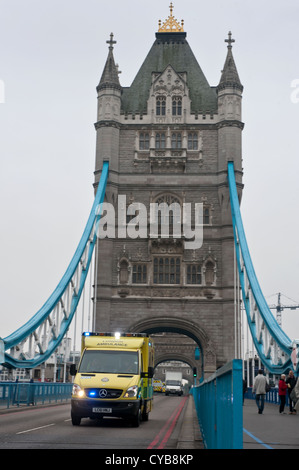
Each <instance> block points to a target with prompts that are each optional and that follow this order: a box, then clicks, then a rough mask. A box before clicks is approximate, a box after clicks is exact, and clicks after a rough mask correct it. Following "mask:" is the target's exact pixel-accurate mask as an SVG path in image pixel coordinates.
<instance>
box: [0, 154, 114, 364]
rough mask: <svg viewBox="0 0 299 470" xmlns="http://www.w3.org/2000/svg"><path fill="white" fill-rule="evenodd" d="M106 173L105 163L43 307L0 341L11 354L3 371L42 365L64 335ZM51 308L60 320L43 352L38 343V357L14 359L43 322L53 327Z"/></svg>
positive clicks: (93, 240)
mask: <svg viewBox="0 0 299 470" xmlns="http://www.w3.org/2000/svg"><path fill="white" fill-rule="evenodd" d="M108 171H109V163H108V162H104V163H103V168H102V173H101V178H100V182H99V185H98V189H97V192H96V196H95V199H94V203H93V206H92V209H91V212H90V215H89V218H88V221H87V224H86V227H85V229H84V232H83V235H82V237H81V240H80V242H79V244H78V247H77V249H76V251H75V254H74V256H73V258H72V260H71V262H70V264H69V266H68V268H67V270H66V272H65V274H64V275H63V277H62V278H61V280H60V282H59V284H58V285H57V287H56V289H55V290H54V291H53V293H52V294H51V296H50V297H49V298H48V300H47V301H46V302H45V304H44V305H43V307H42V308H41V309H40V310H39V311H38V312H37V313H36V314H35V315H34V316H33V317H32V318H31V319H30V320H29V321H28V322H27V323H25V324H24V325H23V326H21V327H20V328H19V329H18V330H16V331H15V332H14V333H12V334H11V335H9V336H7V337H6V338H4V339H0V342H1V349H2V351H3V349H4V351H8V350H12V351H13V354H9V353H7V352H6V353H5V354H4V360H3V361H2V362H1V363H2V364H3V365H5V366H6V367H10V368H17V367H18V368H19V367H20V368H33V367H36V366H38V365H40V364H41V363H43V362H45V360H47V359H48V358H49V357H50V356H51V354H53V352H54V351H55V350H56V349H57V347H58V346H59V344H60V342H61V341H62V339H63V337H64V335H65V334H66V332H67V330H68V328H69V326H70V324H71V322H72V319H73V317H74V314H75V312H76V309H77V306H78V303H79V300H80V297H81V293H82V291H83V288H84V283H85V281H86V278H87V274H88V269H89V267H90V262H91V258H92V254H93V250H94V247H95V244H96V238H97V227H98V224H99V220H100V218H101V205H102V203H103V202H104V197H105V191H106V184H107V179H108ZM75 276H77V277H78V282H77V285H75V282H74V277H75ZM66 294H68V295H70V294H71V301H70V304H69V310H68V311H67V310H66V307H65V305H64V303H65V301H63V296H65V295H66ZM55 308H56V309H57V312H58V309H59V308H60V309H61V312H60V314H61V315H62V314H63V319H62V321H61V323H60V325H54V327H53V328H52V337H51V338H50V340H49V342H48V345H47V348H46V350H43V348H42V345H41V344H40V343H39V346H38V347H39V349H40V353H36V351H35V352H34V357H29V358H28V353H27V354H26V353H21V354H19V357H17V356H18V354H17V353H16V351H18V350H19V351H20V350H22V345H23V344H24V342H26V341H27V340H28V338H31V340H32V338H36V337H37V336H38V335H41V334H42V331H39V332H38V329H40V330H41V329H42V328H43V325H45V324H47V322H48V323H49V324H50V325H51V323H53V320H52V319H51V317H50V315H51V314H52V313H53V311H54V309H55ZM57 316H58V313H57ZM55 326H59V331H55ZM37 332H38V333H37ZM36 348H37V346H36V345H35V350H36Z"/></svg>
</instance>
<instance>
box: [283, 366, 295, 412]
mask: <svg viewBox="0 0 299 470" xmlns="http://www.w3.org/2000/svg"><path fill="white" fill-rule="evenodd" d="M296 382H297V379H296V377H295V376H294V372H293V371H292V370H290V372H289V375H288V377H287V380H286V384H287V386H288V395H289V405H290V412H289V414H290V415H295V414H296V410H295V408H294V406H295V403H294V402H293V401H292V400H291V397H290V395H291V392H292V390H293V388H294V387H295V385H296Z"/></svg>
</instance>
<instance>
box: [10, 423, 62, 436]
mask: <svg viewBox="0 0 299 470" xmlns="http://www.w3.org/2000/svg"><path fill="white" fill-rule="evenodd" d="M49 426H55V423H52V424H46V425H45V426H40V427H39V428H32V429H27V430H26V431H20V432H17V433H16V434H24V433H25V432H31V431H37V430H38V429H43V428H48V427H49Z"/></svg>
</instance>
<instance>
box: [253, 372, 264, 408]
mask: <svg viewBox="0 0 299 470" xmlns="http://www.w3.org/2000/svg"><path fill="white" fill-rule="evenodd" d="M267 383H268V381H267V379H266V377H265V376H264V373H263V370H262V369H259V371H258V375H257V376H256V377H255V379H254V382H253V387H252V393H255V402H256V405H257V408H258V413H259V414H260V415H261V414H263V411H264V404H265V396H266V385H267Z"/></svg>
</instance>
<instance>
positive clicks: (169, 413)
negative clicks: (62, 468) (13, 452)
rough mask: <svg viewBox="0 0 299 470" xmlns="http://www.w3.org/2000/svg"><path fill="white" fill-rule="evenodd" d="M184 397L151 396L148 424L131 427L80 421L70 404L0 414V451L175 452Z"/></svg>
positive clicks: (105, 421)
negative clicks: (72, 415) (74, 420)
mask: <svg viewBox="0 0 299 470" xmlns="http://www.w3.org/2000/svg"><path fill="white" fill-rule="evenodd" d="M186 400H187V397H177V396H168V397H166V396H165V395H162V394H161V395H155V398H154V408H153V410H152V412H151V413H150V418H149V421H147V422H142V423H141V425H140V427H138V428H134V427H132V425H131V424H130V423H127V422H126V421H124V420H121V419H115V418H114V419H113V418H107V419H106V418H105V419H103V420H101V421H100V422H99V421H97V420H90V419H82V421H81V425H80V426H73V425H72V422H71V419H70V404H69V403H68V404H63V405H61V404H59V405H51V406H43V407H29V408H25V409H22V410H17V411H10V412H8V413H3V414H0V449H105V450H107V449H149V450H150V449H176V446H177V441H178V436H179V432H180V429H181V426H182V421H183V420H182V416H183V414H184V408H185V407H186V403H187V402H186Z"/></svg>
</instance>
